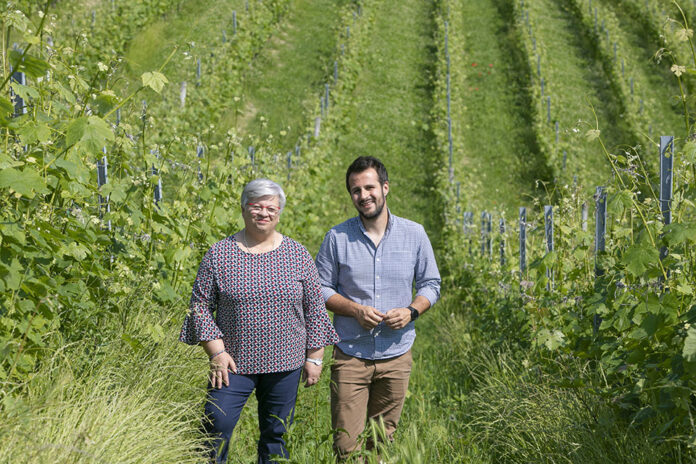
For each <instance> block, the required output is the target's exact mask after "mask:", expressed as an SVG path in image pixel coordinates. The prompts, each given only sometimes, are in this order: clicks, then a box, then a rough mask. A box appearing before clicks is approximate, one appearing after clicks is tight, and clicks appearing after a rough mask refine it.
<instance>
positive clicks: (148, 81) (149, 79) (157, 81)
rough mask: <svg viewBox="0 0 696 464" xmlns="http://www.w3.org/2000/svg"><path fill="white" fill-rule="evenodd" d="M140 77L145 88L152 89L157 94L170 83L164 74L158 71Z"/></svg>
mask: <svg viewBox="0 0 696 464" xmlns="http://www.w3.org/2000/svg"><path fill="white" fill-rule="evenodd" d="M140 77H141V79H142V80H143V86H145V87H150V88H151V89H152V90H154V91H155V92H157V93H160V92H161V91H162V89H163V88H164V85H165V84H167V83H168V82H169V81H168V80H167V78H166V77H165V76H164V74H162V73H159V72H157V71H153V72H146V73H143V75H142V76H140Z"/></svg>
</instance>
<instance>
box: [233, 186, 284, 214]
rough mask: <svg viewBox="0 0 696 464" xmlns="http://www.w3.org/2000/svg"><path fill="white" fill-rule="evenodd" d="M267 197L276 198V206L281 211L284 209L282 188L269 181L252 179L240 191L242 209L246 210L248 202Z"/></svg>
mask: <svg viewBox="0 0 696 464" xmlns="http://www.w3.org/2000/svg"><path fill="white" fill-rule="evenodd" d="M268 195H273V196H277V197H278V206H280V210H281V211H282V210H283V208H285V192H283V188H282V187H281V186H280V185H278V184H276V183H275V182H273V181H272V180H270V179H254V180H252V181H251V182H249V183H248V184H246V185H245V186H244V190H243V191H242V208H246V206H247V204H248V203H249V202H250V201H253V200H256V199H257V198H261V197H265V196H268Z"/></svg>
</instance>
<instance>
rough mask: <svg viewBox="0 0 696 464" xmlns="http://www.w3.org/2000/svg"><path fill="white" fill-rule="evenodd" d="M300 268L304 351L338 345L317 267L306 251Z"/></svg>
mask: <svg viewBox="0 0 696 464" xmlns="http://www.w3.org/2000/svg"><path fill="white" fill-rule="evenodd" d="M302 268H303V269H304V274H305V275H304V278H303V279H302V309H303V311H304V318H305V329H306V331H307V343H306V349H308V350H313V349H316V348H322V347H324V346H328V345H333V344H335V343H338V342H339V341H340V339H339V337H338V334H337V333H336V330H335V329H334V327H333V324H332V323H331V319H329V314H328V312H327V311H326V306H325V305H324V297H323V294H322V287H321V285H320V283H319V274H318V273H317V267H316V266H315V264H314V261H312V256H311V255H310V254H309V252H308V251H306V250H304V253H303V256H302Z"/></svg>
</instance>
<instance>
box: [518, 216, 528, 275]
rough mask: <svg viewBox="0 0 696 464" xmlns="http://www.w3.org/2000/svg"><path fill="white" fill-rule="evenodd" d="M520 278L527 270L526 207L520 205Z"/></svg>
mask: <svg viewBox="0 0 696 464" xmlns="http://www.w3.org/2000/svg"><path fill="white" fill-rule="evenodd" d="M519 223H520V278H522V277H524V275H525V273H526V272H527V208H525V207H524V206H522V207H520V216H519Z"/></svg>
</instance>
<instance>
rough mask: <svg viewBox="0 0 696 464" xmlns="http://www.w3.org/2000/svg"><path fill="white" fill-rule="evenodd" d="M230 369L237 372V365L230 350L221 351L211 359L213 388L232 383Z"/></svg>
mask: <svg viewBox="0 0 696 464" xmlns="http://www.w3.org/2000/svg"><path fill="white" fill-rule="evenodd" d="M229 371H232V373H234V374H236V373H237V365H236V364H235V363H234V359H232V356H230V354H229V353H228V352H226V351H225V352H223V353H220V354H219V355H217V356H215V358H213V360H212V361H210V384H211V385H212V386H213V388H222V385H223V384H224V385H225V386H228V385H229V384H230V380H229Z"/></svg>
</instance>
